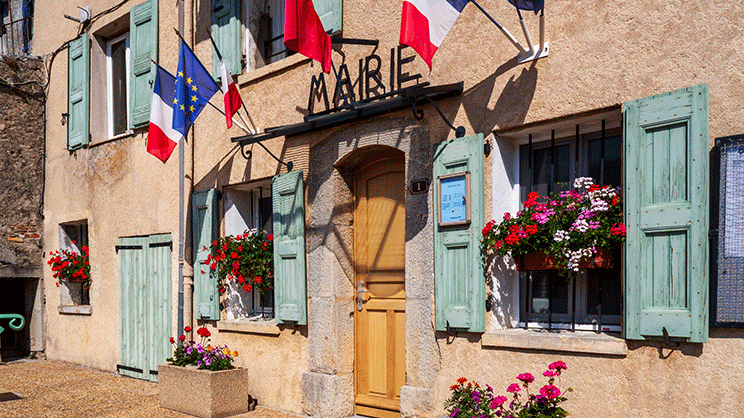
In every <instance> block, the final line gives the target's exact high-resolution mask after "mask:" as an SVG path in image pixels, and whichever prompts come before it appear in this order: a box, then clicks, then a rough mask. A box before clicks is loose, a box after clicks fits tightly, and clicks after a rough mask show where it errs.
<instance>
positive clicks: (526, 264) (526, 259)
mask: <svg viewBox="0 0 744 418" xmlns="http://www.w3.org/2000/svg"><path fill="white" fill-rule="evenodd" d="M514 264H516V265H517V270H519V271H532V270H553V269H556V268H558V267H557V266H556V263H555V260H553V257H550V256H549V255H547V254H546V253H544V252H542V251H533V252H531V253H528V254H525V255H523V256H521V257H517V258H515V259H514ZM579 268H581V269H607V268H612V251H610V250H608V249H606V248H599V249H597V254H595V255H594V257H590V258H582V259H581V260H580V261H579Z"/></svg>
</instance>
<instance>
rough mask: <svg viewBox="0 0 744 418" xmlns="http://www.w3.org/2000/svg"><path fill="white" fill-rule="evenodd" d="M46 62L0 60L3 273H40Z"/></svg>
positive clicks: (0, 252)
mask: <svg viewBox="0 0 744 418" xmlns="http://www.w3.org/2000/svg"><path fill="white" fill-rule="evenodd" d="M42 78H43V63H42V62H41V61H40V60H38V59H30V58H29V59H18V58H14V57H5V58H4V59H3V60H1V61H0V150H2V152H0V173H2V175H1V176H0V207H2V210H0V268H3V267H8V266H13V267H17V268H24V269H28V268H38V267H39V265H40V263H41V259H42V254H41V251H42V249H41V246H42V238H41V232H42V212H41V208H42V204H43V201H42V193H43V189H44V171H43V162H44V125H43V123H44V119H43V118H44V108H43V100H44V99H43V97H44V96H43V92H42V88H41V83H42Z"/></svg>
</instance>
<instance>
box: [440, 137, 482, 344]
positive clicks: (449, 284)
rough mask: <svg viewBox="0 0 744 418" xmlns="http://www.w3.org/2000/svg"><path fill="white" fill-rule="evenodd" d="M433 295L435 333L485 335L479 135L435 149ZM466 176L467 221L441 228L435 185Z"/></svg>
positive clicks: (480, 148) (444, 143) (480, 145)
mask: <svg viewBox="0 0 744 418" xmlns="http://www.w3.org/2000/svg"><path fill="white" fill-rule="evenodd" d="M432 171H433V175H434V179H433V180H434V184H433V186H432V189H433V195H434V205H433V206H434V210H433V214H434V289H435V290H434V296H435V302H436V311H435V312H436V314H435V320H436V329H437V330H439V331H446V330H447V328H448V327H449V328H455V329H459V330H468V331H471V332H484V331H485V330H486V324H485V313H486V297H485V281H484V277H483V266H482V263H481V260H480V250H479V246H478V245H479V241H478V238H479V237H478V233H479V232H480V228H481V226H482V225H483V223H484V218H483V216H484V215H483V210H484V209H483V200H484V199H483V134H478V135H472V136H468V137H465V138H458V139H453V140H451V141H444V142H440V143H439V144H437V145H436V146H435V148H434V165H433V167H432ZM460 172H470V211H471V214H470V215H471V222H470V223H469V224H467V225H458V226H446V227H440V226H439V224H438V219H439V205H438V204H437V202H439V199H440V196H439V194H440V193H439V187H438V185H439V182H438V181H437V178H438V177H439V176H441V175H444V174H451V173H460Z"/></svg>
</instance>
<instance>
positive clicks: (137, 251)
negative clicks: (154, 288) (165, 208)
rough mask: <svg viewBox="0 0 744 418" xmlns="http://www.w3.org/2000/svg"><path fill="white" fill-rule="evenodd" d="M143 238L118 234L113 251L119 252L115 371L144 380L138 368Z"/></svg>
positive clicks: (142, 354)
mask: <svg viewBox="0 0 744 418" xmlns="http://www.w3.org/2000/svg"><path fill="white" fill-rule="evenodd" d="M146 244H147V237H122V238H119V245H118V247H117V249H116V252H117V253H118V254H119V322H120V325H119V332H120V336H119V339H120V352H119V363H120V364H121V365H122V366H124V367H126V368H124V369H121V370H119V373H121V374H123V375H124V376H129V377H136V378H139V379H146V378H147V374H146V373H147V372H146V371H144V368H143V367H142V366H143V365H144V364H145V363H146V362H147V359H146V356H147V349H146V347H145V344H144V341H145V334H146V333H148V332H149V330H148V329H147V325H146V324H147V318H146V312H147V311H146V302H145V297H144V295H145V286H144V283H143V281H144V279H143V278H144V277H145V271H146V270H147V268H146V265H147V260H146V255H145V251H144V246H145V245H146Z"/></svg>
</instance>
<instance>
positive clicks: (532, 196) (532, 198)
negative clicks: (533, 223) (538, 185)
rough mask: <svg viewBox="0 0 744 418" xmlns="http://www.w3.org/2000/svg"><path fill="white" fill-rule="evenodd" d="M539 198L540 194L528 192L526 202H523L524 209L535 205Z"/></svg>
mask: <svg viewBox="0 0 744 418" xmlns="http://www.w3.org/2000/svg"><path fill="white" fill-rule="evenodd" d="M538 197H540V194H539V193H537V192H530V193H529V194H528V195H527V200H525V201H524V208H525V209H527V208H531V207H533V206H535V205H536V204H537V198H538Z"/></svg>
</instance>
